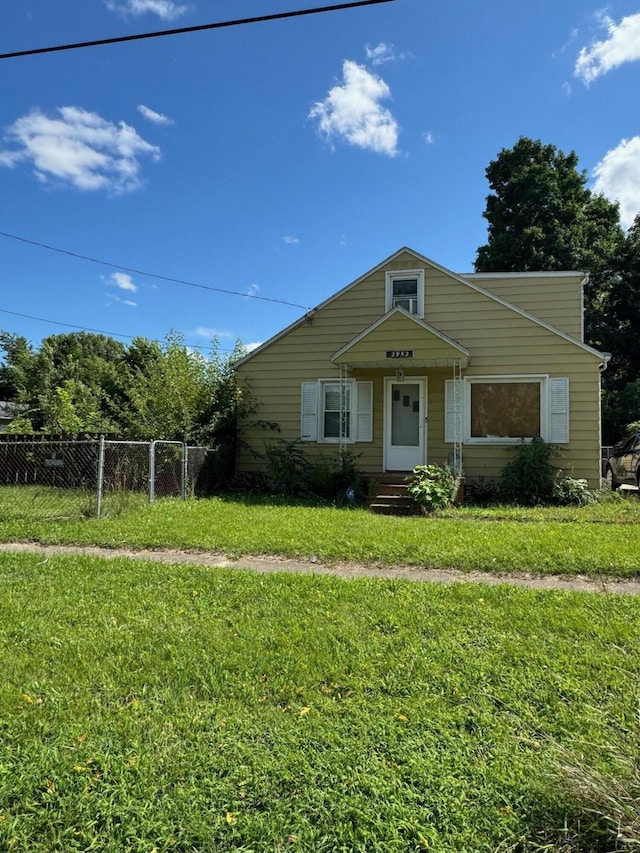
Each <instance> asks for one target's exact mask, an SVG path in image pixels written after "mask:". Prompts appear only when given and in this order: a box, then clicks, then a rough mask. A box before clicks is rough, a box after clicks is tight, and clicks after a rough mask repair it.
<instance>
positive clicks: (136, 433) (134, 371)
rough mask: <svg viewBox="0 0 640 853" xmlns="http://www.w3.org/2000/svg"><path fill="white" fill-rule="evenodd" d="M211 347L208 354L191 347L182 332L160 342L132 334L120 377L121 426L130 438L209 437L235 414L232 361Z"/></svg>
mask: <svg viewBox="0 0 640 853" xmlns="http://www.w3.org/2000/svg"><path fill="white" fill-rule="evenodd" d="M242 352H243V350H242V348H241V347H240V346H238V347H236V350H235V351H234V353H233V354H232V355H231V357H229V358H225V357H222V356H221V355H220V353H219V351H218V349H217V347H214V350H213V353H212V354H211V355H209V356H208V357H206V356H204V355H203V354H202V353H200V352H197V351H196V352H193V351H191V350H189V348H188V347H187V346H186V345H185V343H184V340H183V338H182V336H181V335H178V334H176V333H174V332H173V333H170V334H169V335H167V337H166V339H165V342H164V344H159V343H157V342H154V341H148V340H145V339H143V338H136V339H135V340H134V341H133V342H132V344H131V346H130V347H129V351H128V353H127V357H126V359H125V362H126V370H125V372H124V373H123V375H122V377H121V391H122V395H123V400H124V408H123V426H124V430H125V432H126V433H127V434H128V435H130V436H131V437H132V438H137V439H141V440H149V439H154V438H164V439H169V440H179V441H188V442H204V443H207V444H209V443H211V442H212V441H215V440H217V439H218V438H219V436H220V434H221V433H222V432H224V430H225V428H226V426H228V424H229V423H230V422H231V421H232V420H233V418H234V417H235V413H236V409H237V407H238V405H239V404H240V400H241V394H240V391H239V388H238V384H237V382H236V377H235V373H234V371H233V367H232V365H233V362H234V360H235V359H237V358H238V357H239V356H240V355H241V354H242Z"/></svg>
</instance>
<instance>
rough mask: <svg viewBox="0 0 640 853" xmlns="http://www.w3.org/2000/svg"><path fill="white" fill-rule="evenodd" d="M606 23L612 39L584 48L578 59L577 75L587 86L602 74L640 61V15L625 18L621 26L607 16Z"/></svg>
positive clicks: (604, 16) (609, 37) (609, 36)
mask: <svg viewBox="0 0 640 853" xmlns="http://www.w3.org/2000/svg"><path fill="white" fill-rule="evenodd" d="M602 22H603V25H604V26H605V27H606V28H607V31H608V37H607V38H606V39H604V40H603V41H595V42H593V44H591V45H590V46H589V47H583V48H582V50H581V51H580V53H579V54H578V59H577V60H576V65H575V69H574V74H575V76H576V77H579V78H580V79H581V80H582V81H583V83H584V84H585V85H586V86H588V85H589V83H592V82H593V81H594V80H595V79H596V78H597V77H600V75H601V74H606V73H607V72H608V71H611V70H612V69H613V68H617V67H618V66H619V65H622V64H624V63H625V62H634V61H636V60H638V59H640V12H636V14H635V15H628V16H627V17H626V18H622V20H621V21H620V23H619V24H616V23H615V21H613V20H612V19H611V18H609V17H608V16H606V15H603V19H602Z"/></svg>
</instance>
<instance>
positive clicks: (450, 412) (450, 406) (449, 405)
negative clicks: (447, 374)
mask: <svg viewBox="0 0 640 853" xmlns="http://www.w3.org/2000/svg"><path fill="white" fill-rule="evenodd" d="M444 440H445V441H451V442H456V441H462V381H461V380H460V379H448V380H447V381H446V382H445V383H444Z"/></svg>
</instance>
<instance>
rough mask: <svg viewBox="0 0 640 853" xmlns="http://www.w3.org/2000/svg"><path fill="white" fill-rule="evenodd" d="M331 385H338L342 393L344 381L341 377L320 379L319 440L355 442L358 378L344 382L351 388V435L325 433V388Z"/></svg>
mask: <svg viewBox="0 0 640 853" xmlns="http://www.w3.org/2000/svg"><path fill="white" fill-rule="evenodd" d="M329 385H335V386H337V388H338V390H339V391H340V393H342V391H341V387H342V385H343V383H342V382H340V380H339V379H320V380H319V381H318V441H319V442H320V444H339V443H340V441H345V442H346V443H347V444H355V439H354V438H352V437H351V436H352V434H353V431H354V426H355V420H354V418H355V415H356V412H355V403H356V400H357V393H358V390H357V388H356V380H355V379H347V380H346V381H345V382H344V385H345V387H346V388H348V389H349V409H348V414H349V435H345V436H343V437H342V438H341V437H340V436H339V435H335V436H333V435H332V436H326V435H325V434H324V416H325V414H326V410H325V407H324V404H325V389H326V388H328V387H329ZM332 411H333V410H332Z"/></svg>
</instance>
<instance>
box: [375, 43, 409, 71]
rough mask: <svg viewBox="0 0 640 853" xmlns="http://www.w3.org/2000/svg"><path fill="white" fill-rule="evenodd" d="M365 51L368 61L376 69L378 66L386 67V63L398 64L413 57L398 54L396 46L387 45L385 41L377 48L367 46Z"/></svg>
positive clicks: (406, 54)
mask: <svg viewBox="0 0 640 853" xmlns="http://www.w3.org/2000/svg"><path fill="white" fill-rule="evenodd" d="M365 51H366V54H367V59H368V60H369V62H370V63H371V64H372V65H373V66H374V67H375V66H376V65H384V63H385V62H396V61H398V60H403V59H407V58H409V57H411V56H412V54H410V53H398V51H397V50H396V48H395V45H393V44H385V43H384V42H383V41H381V42H380V43H379V44H377V45H376V46H375V47H369V45H366V46H365Z"/></svg>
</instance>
